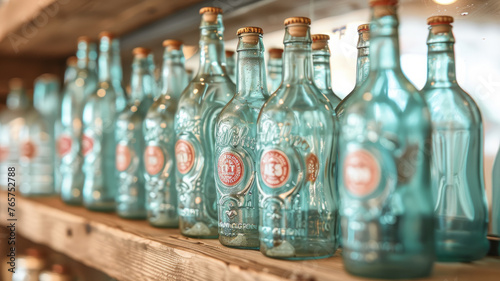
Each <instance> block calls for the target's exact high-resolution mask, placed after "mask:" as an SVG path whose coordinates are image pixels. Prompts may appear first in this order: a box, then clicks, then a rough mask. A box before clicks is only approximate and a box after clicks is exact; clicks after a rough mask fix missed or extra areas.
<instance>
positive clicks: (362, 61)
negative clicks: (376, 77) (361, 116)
mask: <svg viewBox="0 0 500 281" xmlns="http://www.w3.org/2000/svg"><path fill="white" fill-rule="evenodd" d="M357 48H358V58H357V62H356V84H355V85H354V89H353V90H352V91H351V92H350V93H349V94H348V95H347V96H346V97H345V98H344V99H343V100H342V101H341V102H340V103H339V105H337V108H336V109H335V112H336V114H337V116H339V117H340V116H341V115H342V114H343V113H344V107H345V106H344V104H345V102H344V101H345V99H346V98H347V97H349V100H350V97H351V96H352V95H353V94H358V95H360V94H361V95H362V94H363V93H361V92H358V91H357V90H358V88H359V87H360V86H361V84H363V82H365V81H366V78H367V77H368V75H369V74H370V56H369V54H370V24H361V25H359V26H358V45H357Z"/></svg>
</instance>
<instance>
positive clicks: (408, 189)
mask: <svg viewBox="0 0 500 281" xmlns="http://www.w3.org/2000/svg"><path fill="white" fill-rule="evenodd" d="M370 6H371V15H372V22H371V25H370V32H371V38H370V40H371V41H370V74H369V76H368V78H367V80H366V81H365V82H364V83H362V85H361V86H360V87H359V88H357V90H356V92H354V93H353V94H352V95H351V96H349V97H347V98H345V99H344V100H343V107H342V110H343V112H342V113H341V114H339V115H338V120H339V125H340V129H339V146H338V166H337V167H338V168H337V170H338V172H337V175H338V176H337V180H338V188H339V191H340V196H341V201H340V202H341V203H340V204H341V206H340V215H341V230H342V247H343V250H342V258H343V261H344V266H345V269H346V270H347V271H348V272H349V273H351V274H354V275H358V276H364V277H370V278H392V279H395V278H417V277H424V276H428V275H429V274H430V272H431V270H432V265H433V262H434V231H433V230H434V214H433V206H432V197H431V188H430V185H431V180H430V165H431V161H430V157H431V150H430V148H431V129H432V127H431V120H430V113H429V110H428V108H427V106H426V104H425V101H424V100H423V98H422V96H421V95H420V94H419V93H418V91H417V90H416V89H415V87H414V86H413V85H412V84H411V83H410V82H409V81H408V79H407V78H406V77H405V76H404V74H403V72H402V71H401V66H400V56H399V35H398V26H399V21H398V17H397V12H396V10H397V1H378V0H374V1H370Z"/></svg>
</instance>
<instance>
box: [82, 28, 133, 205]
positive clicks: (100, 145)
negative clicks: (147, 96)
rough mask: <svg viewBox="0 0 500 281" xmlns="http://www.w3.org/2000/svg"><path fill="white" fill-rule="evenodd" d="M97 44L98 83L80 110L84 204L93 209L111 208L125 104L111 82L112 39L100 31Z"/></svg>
mask: <svg viewBox="0 0 500 281" xmlns="http://www.w3.org/2000/svg"><path fill="white" fill-rule="evenodd" d="M100 38H101V39H100V44H99V61H98V63H99V71H98V73H99V82H98V86H97V91H95V92H93V93H92V94H91V95H89V96H88V98H87V99H86V102H85V106H84V109H83V140H82V143H83V149H82V153H83V157H84V158H83V159H84V162H83V173H84V176H85V179H84V183H83V204H84V205H85V207H86V208H88V209H90V210H94V211H114V210H115V198H116V193H117V188H118V187H117V184H118V183H117V181H116V175H115V159H116V153H115V149H116V142H115V135H114V133H115V122H116V118H117V115H118V113H119V112H121V111H123V109H124V106H125V105H126V100H125V97H118V96H117V95H116V93H115V90H114V87H113V84H112V83H111V81H112V80H111V59H112V56H111V40H112V39H113V36H112V35H111V34H110V33H108V32H101V34H100Z"/></svg>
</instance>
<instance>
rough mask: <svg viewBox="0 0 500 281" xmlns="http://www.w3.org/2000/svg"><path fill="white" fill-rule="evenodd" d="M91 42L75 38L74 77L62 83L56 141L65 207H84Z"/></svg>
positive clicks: (94, 80) (93, 88)
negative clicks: (76, 45) (85, 122)
mask: <svg viewBox="0 0 500 281" xmlns="http://www.w3.org/2000/svg"><path fill="white" fill-rule="evenodd" d="M90 52H91V50H90V39H89V38H88V37H85V36H82V37H80V38H78V49H77V52H76V57H77V64H76V74H75V75H76V76H75V78H74V79H73V80H69V81H68V82H66V83H65V85H64V88H63V98H62V106H61V134H60V135H59V138H58V140H57V151H58V153H57V155H58V158H59V166H58V168H59V173H60V174H61V191H60V193H61V198H62V200H63V201H64V202H65V203H67V204H72V205H81V204H82V203H83V193H82V190H83V182H84V174H83V170H82V167H83V155H84V153H85V152H88V150H84V149H88V146H85V147H84V145H88V144H89V143H90V142H89V139H83V120H82V118H83V107H84V105H85V100H86V98H87V97H88V96H90V95H91V94H92V93H94V92H95V91H96V88H97V77H95V75H94V74H95V73H94V72H93V71H92V70H91V69H90V68H89V62H90V59H89V55H90Z"/></svg>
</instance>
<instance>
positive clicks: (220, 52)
mask: <svg viewBox="0 0 500 281" xmlns="http://www.w3.org/2000/svg"><path fill="white" fill-rule="evenodd" d="M200 14H201V15H202V20H201V25H200V66H199V69H198V73H197V74H196V76H195V77H194V78H193V80H192V81H191V82H190V83H189V85H188V86H187V88H186V89H185V90H184V92H183V93H182V95H181V98H180V100H179V105H178V107H177V112H176V114H175V132H176V136H177V142H176V144H175V158H176V167H177V171H176V178H177V184H176V187H177V192H178V199H179V201H178V204H179V207H178V212H179V228H180V230H181V233H182V234H183V235H185V236H189V237H196V238H217V235H218V229H217V227H218V223H217V202H216V201H217V200H216V199H217V191H216V188H215V178H214V164H213V163H211V161H212V159H213V158H214V153H215V151H214V150H215V119H216V118H217V115H218V114H219V113H220V111H221V110H222V108H223V107H224V106H225V105H226V104H227V103H228V102H229V100H231V98H232V97H233V96H234V93H235V92H236V88H235V85H234V84H233V82H232V81H231V79H230V78H229V76H228V75H227V73H226V68H225V57H224V34H223V33H224V25H223V23H222V9H220V8H215V7H205V8H202V9H201V10H200Z"/></svg>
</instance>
